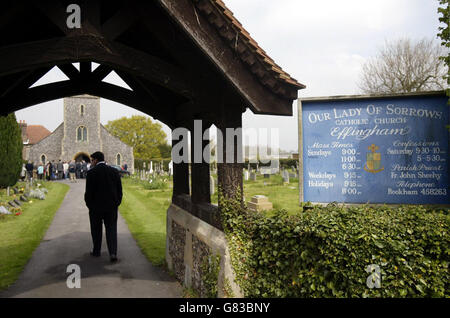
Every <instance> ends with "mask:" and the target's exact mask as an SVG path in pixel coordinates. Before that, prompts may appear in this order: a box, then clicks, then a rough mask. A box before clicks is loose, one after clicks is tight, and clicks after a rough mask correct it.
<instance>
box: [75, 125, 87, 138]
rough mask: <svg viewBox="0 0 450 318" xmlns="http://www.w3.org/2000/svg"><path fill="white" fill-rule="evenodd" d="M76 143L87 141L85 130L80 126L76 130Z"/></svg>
mask: <svg viewBox="0 0 450 318" xmlns="http://www.w3.org/2000/svg"><path fill="white" fill-rule="evenodd" d="M77 141H87V128H86V127H84V126H80V127H78V128H77Z"/></svg>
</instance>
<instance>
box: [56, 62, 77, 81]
mask: <svg viewBox="0 0 450 318" xmlns="http://www.w3.org/2000/svg"><path fill="white" fill-rule="evenodd" d="M57 67H58V68H59V69H60V70H61V72H63V73H64V75H66V76H67V77H68V78H70V79H78V78H79V77H80V72H79V71H78V70H77V68H76V67H75V66H73V64H72V63H68V64H60V65H57Z"/></svg>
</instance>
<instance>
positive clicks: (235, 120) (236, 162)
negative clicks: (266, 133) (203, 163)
mask: <svg viewBox="0 0 450 318" xmlns="http://www.w3.org/2000/svg"><path fill="white" fill-rule="evenodd" d="M217 128H218V129H219V130H220V131H221V132H222V136H223V138H222V140H223V142H220V140H218V141H217V150H218V158H219V160H220V157H222V163H218V164H217V176H218V187H219V191H221V194H222V195H223V196H225V197H226V198H234V199H237V200H239V201H241V202H243V190H244V188H243V176H242V171H243V168H244V163H243V158H242V130H241V133H238V134H235V132H236V129H237V128H242V113H241V112H240V111H238V110H234V111H233V110H232V109H229V110H228V111H224V112H222V116H221V119H220V121H219V123H218V125H217ZM227 143H228V144H229V146H228V147H229V149H228V150H232V151H230V152H232V153H227ZM219 209H220V206H219Z"/></svg>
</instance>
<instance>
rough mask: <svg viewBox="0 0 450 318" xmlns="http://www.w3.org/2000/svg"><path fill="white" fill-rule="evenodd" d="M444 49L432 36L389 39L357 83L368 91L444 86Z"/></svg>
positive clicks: (435, 88) (372, 92)
mask: <svg viewBox="0 0 450 318" xmlns="http://www.w3.org/2000/svg"><path fill="white" fill-rule="evenodd" d="M442 55H443V48H442V47H441V46H440V45H439V44H438V43H435V42H434V41H433V40H431V39H425V38H424V39H422V40H419V41H417V42H413V41H411V40H410V39H400V40H397V41H391V42H386V43H385V46H384V47H383V48H381V49H380V50H379V52H378V54H377V56H376V57H375V58H371V59H369V60H368V61H367V62H366V63H365V64H364V65H363V68H362V74H361V78H360V81H359V83H358V86H359V88H360V89H361V90H362V92H363V93H365V94H380V93H409V92H422V91H430V90H441V89H444V88H445V81H444V79H443V78H444V76H445V75H446V74H447V67H446V66H445V63H444V61H443V60H442V59H440V56H442Z"/></svg>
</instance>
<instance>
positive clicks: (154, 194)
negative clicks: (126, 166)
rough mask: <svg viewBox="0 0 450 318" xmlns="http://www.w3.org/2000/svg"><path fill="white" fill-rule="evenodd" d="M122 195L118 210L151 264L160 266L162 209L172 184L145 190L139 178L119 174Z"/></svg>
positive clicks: (163, 227)
mask: <svg viewBox="0 0 450 318" xmlns="http://www.w3.org/2000/svg"><path fill="white" fill-rule="evenodd" d="M122 187H123V199H122V204H121V205H120V207H119V212H120V214H121V215H122V217H123V218H124V219H125V221H126V223H127V225H128V228H129V230H130V232H131V234H132V235H133V237H134V239H135V240H136V242H137V244H138V246H139V247H140V249H141V251H142V253H143V254H144V255H145V256H146V257H147V259H148V260H149V261H150V262H151V263H152V264H153V265H155V266H162V265H163V264H164V262H165V253H166V212H167V209H168V208H169V205H170V203H171V201H172V188H171V187H168V188H167V189H157V190H146V189H144V187H143V182H141V181H139V180H137V179H133V178H122Z"/></svg>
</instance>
